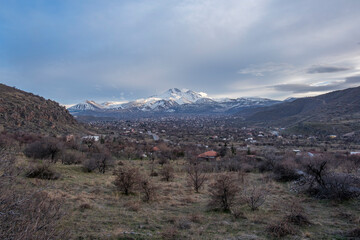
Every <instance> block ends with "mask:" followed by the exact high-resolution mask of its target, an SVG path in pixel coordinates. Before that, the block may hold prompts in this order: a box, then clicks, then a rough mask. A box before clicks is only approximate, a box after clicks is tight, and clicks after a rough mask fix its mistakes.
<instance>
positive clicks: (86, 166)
mask: <svg viewBox="0 0 360 240" xmlns="http://www.w3.org/2000/svg"><path fill="white" fill-rule="evenodd" d="M96 168H97V166H96V160H95V159H94V158H90V159H86V160H85V161H83V163H82V169H83V171H84V172H93V171H94V170H95V169H96Z"/></svg>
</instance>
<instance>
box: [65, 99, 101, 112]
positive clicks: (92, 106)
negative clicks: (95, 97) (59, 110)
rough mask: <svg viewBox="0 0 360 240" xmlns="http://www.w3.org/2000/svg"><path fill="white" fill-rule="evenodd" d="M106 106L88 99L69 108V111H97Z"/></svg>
mask: <svg viewBox="0 0 360 240" xmlns="http://www.w3.org/2000/svg"><path fill="white" fill-rule="evenodd" d="M103 108H104V107H103V106H102V105H101V104H98V103H96V102H94V101H89V100H86V101H85V102H84V103H79V104H76V105H74V106H71V107H69V108H68V110H69V112H81V111H96V110H101V109H103Z"/></svg>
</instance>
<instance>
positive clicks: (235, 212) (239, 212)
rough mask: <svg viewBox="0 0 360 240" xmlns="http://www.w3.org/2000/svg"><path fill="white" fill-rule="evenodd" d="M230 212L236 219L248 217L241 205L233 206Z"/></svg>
mask: <svg viewBox="0 0 360 240" xmlns="http://www.w3.org/2000/svg"><path fill="white" fill-rule="evenodd" d="M230 213H231V215H232V216H233V217H234V218H235V219H246V216H245V215H244V212H243V211H242V209H241V207H239V206H233V207H231V209H230Z"/></svg>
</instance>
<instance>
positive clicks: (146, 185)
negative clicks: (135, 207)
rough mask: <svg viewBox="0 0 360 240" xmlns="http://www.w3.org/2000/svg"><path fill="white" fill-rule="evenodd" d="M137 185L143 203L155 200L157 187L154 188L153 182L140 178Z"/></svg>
mask: <svg viewBox="0 0 360 240" xmlns="http://www.w3.org/2000/svg"><path fill="white" fill-rule="evenodd" d="M139 185H140V186H139V187H140V189H141V191H142V192H143V194H144V196H143V201H144V202H149V201H153V200H155V199H156V195H157V190H158V187H156V186H155V185H154V183H153V182H151V181H150V180H149V179H147V178H142V179H141V180H140V182H139Z"/></svg>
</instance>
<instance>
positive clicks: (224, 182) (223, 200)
mask: <svg viewBox="0 0 360 240" xmlns="http://www.w3.org/2000/svg"><path fill="white" fill-rule="evenodd" d="M238 193H239V187H238V184H237V182H236V178H234V177H233V176H232V175H230V174H228V173H223V174H220V175H219V176H218V177H217V178H216V181H215V182H214V183H213V184H211V185H210V198H211V200H210V202H209V207H210V208H212V209H215V210H222V211H229V210H230V208H231V206H232V205H233V204H234V202H235V198H236V195H237V194H238Z"/></svg>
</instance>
